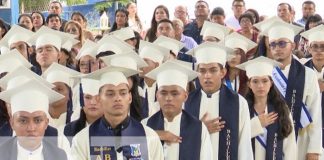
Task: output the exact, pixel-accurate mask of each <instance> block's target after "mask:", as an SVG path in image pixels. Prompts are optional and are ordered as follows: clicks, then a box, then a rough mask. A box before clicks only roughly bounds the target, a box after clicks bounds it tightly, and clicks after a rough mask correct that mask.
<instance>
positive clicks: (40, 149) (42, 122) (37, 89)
mask: <svg viewBox="0 0 324 160" xmlns="http://www.w3.org/2000/svg"><path fill="white" fill-rule="evenodd" d="M35 97H37V99H35ZM0 98H1V99H2V100H4V101H5V102H7V103H9V104H10V105H11V110H12V112H11V113H12V118H11V120H10V124H11V126H12V129H13V130H14V132H15V133H16V136H15V137H13V138H10V139H9V140H8V141H6V142H4V143H3V144H2V145H1V146H0V154H1V159H12V160H25V159H48V160H56V159H62V160H65V159H67V154H66V153H65V152H64V151H63V150H61V149H59V148H58V147H57V146H56V145H55V144H52V143H50V142H49V141H48V140H47V139H44V132H45V129H46V128H47V126H48V121H49V120H48V115H49V114H48V107H49V104H50V103H52V102H55V101H58V100H60V99H62V98H63V96H62V95H60V94H58V93H56V92H55V91H53V90H51V89H50V88H48V87H46V86H44V85H43V84H41V83H37V82H36V81H33V80H30V81H28V82H26V83H25V84H24V85H20V86H19V87H16V88H13V89H10V90H7V91H4V92H1V93H0Z"/></svg>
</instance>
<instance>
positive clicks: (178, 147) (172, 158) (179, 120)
mask: <svg viewBox="0 0 324 160" xmlns="http://www.w3.org/2000/svg"><path fill="white" fill-rule="evenodd" d="M142 124H144V125H147V126H149V127H151V128H152V129H154V130H165V131H169V132H171V133H173V134H175V135H177V136H180V137H182V142H181V143H180V144H179V143H172V144H170V145H168V144H166V143H164V145H163V146H164V147H163V148H164V156H165V160H178V159H180V160H185V159H192V160H198V159H200V160H211V159H213V158H212V157H213V151H212V145H211V142H210V136H209V133H208V130H207V128H206V126H205V125H204V124H202V122H201V121H199V120H198V119H196V118H194V117H192V116H191V115H189V114H188V113H187V112H186V111H182V112H181V113H180V114H178V115H177V116H176V117H174V119H173V121H172V122H168V120H167V119H166V118H164V117H163V114H162V111H159V112H157V113H156V114H154V115H153V116H151V117H150V118H147V119H144V120H143V121H142Z"/></svg>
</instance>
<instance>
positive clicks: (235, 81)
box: [219, 32, 257, 96]
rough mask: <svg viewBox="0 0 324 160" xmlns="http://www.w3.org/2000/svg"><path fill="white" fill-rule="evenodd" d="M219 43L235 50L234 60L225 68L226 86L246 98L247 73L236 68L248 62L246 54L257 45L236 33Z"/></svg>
mask: <svg viewBox="0 0 324 160" xmlns="http://www.w3.org/2000/svg"><path fill="white" fill-rule="evenodd" d="M219 43H220V44H225V46H226V47H228V48H232V49H234V55H233V58H231V59H230V60H229V61H228V62H227V63H226V66H225V67H226V69H227V72H226V76H225V79H224V84H225V85H226V86H227V87H229V88H230V89H232V90H233V91H235V92H237V93H239V94H240V95H242V96H245V94H246V92H247V85H246V84H247V77H246V74H245V72H244V71H242V70H240V69H238V68H236V66H237V65H239V64H241V63H244V62H245V61H247V59H246V53H247V52H248V51H250V50H251V49H253V48H254V47H256V46H257V44H256V43H254V42H253V41H251V40H250V39H248V38H246V37H244V36H242V35H240V34H238V33H236V32H234V33H231V34H230V35H228V36H227V37H226V38H225V39H224V40H223V41H221V42H219Z"/></svg>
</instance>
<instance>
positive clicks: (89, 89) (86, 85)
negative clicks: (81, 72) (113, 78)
mask: <svg viewBox="0 0 324 160" xmlns="http://www.w3.org/2000/svg"><path fill="white" fill-rule="evenodd" d="M81 83H82V91H83V94H90V95H92V96H95V95H97V94H98V93H99V88H100V81H99V80H95V79H90V78H81ZM82 98H83V97H82Z"/></svg>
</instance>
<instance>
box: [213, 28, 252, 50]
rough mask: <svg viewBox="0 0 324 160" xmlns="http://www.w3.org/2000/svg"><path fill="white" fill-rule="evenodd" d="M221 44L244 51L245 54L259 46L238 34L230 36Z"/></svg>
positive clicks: (234, 33)
mask: <svg viewBox="0 0 324 160" xmlns="http://www.w3.org/2000/svg"><path fill="white" fill-rule="evenodd" d="M219 43H221V44H225V46H226V47H228V48H232V49H236V48H240V49H242V50H243V51H244V53H246V52H248V51H250V50H251V49H252V48H254V47H256V46H257V44H256V43H254V42H253V41H251V40H250V39H248V38H246V37H244V36H242V35H241V34H239V33H237V32H233V33H232V34H230V35H228V36H227V37H226V38H225V39H224V40H223V41H221V42H219Z"/></svg>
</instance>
